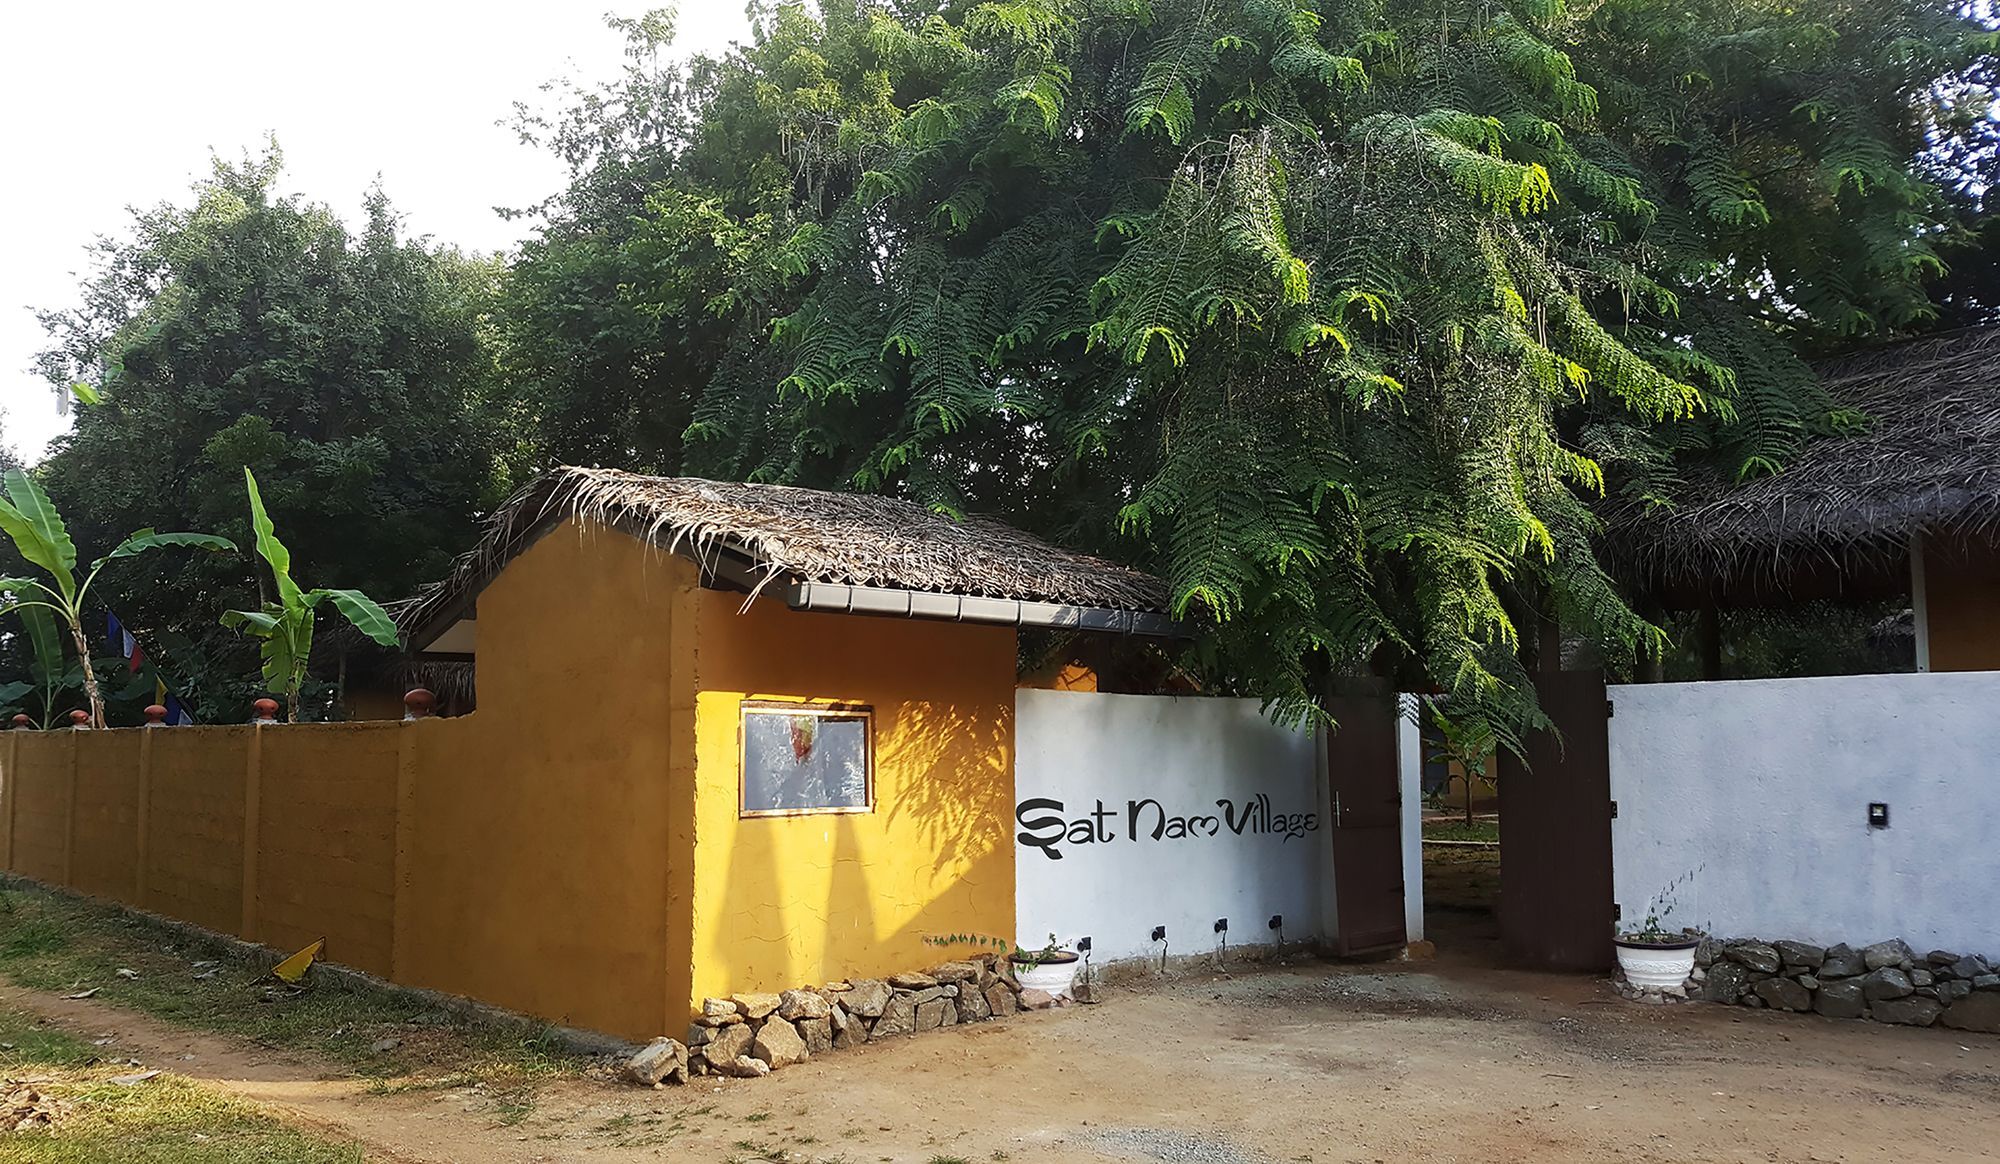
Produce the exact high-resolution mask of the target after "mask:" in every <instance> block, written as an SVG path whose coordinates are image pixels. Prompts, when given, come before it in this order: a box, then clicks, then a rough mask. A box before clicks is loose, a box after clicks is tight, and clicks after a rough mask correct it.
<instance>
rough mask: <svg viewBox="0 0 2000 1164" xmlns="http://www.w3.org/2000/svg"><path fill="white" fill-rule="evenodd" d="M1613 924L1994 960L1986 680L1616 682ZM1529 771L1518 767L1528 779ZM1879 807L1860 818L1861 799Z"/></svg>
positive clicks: (1999, 698)
mask: <svg viewBox="0 0 2000 1164" xmlns="http://www.w3.org/2000/svg"><path fill="white" fill-rule="evenodd" d="M1610 695H1611V699H1612V701H1613V704H1614V706H1615V707H1616V713H1615V714H1614V715H1613V716H1612V719H1611V725H1610V726H1611V797H1612V799H1613V800H1615V801H1616V802H1617V803H1618V816H1617V818H1616V819H1614V820H1613V821H1612V822H1611V837H1612V867H1613V880H1614V887H1615V897H1616V900H1617V901H1618V902H1619V903H1620V905H1621V906H1622V907H1623V909H1624V917H1625V918H1626V920H1627V921H1633V920H1636V919H1639V918H1641V917H1643V916H1644V913H1645V909H1646V903H1647V901H1648V899H1649V898H1651V897H1652V896H1653V895H1654V894H1656V893H1658V892H1659V890H1660V889H1661V888H1662V887H1663V886H1665V885H1666V884H1667V883H1668V882H1669V881H1672V880H1673V879H1674V878H1676V877H1680V876H1682V875H1684V874H1686V873H1687V872H1688V871H1689V870H1695V874H1694V878H1693V881H1692V883H1691V884H1690V885H1689V886H1688V887H1687V888H1686V889H1684V890H1683V891H1681V892H1680V894H1679V895H1678V897H1679V901H1680V905H1679V908H1677V909H1676V910H1675V912H1674V914H1673V916H1672V918H1671V919H1670V920H1671V921H1672V922H1673V923H1675V924H1691V925H1699V926H1704V927H1706V928H1707V929H1708V930H1709V931H1710V932H1712V933H1715V934H1717V935H1718V936H1723V937H1749V936H1756V937H1762V938H1768V939H1777V938H1794V939H1799V940H1803V941H1810V942H1816V943H1821V944H1829V943H1832V942H1841V941H1844V942H1851V943H1854V944H1856V945H1859V944H1861V943H1866V942H1874V941H1880V940H1882V939H1885V938H1892V937H1901V938H1905V939H1907V940H1908V941H1909V943H1910V944H1911V945H1912V946H1913V947H1915V948H1916V950H1917V951H1918V953H1920V954H1921V953H1922V952H1923V951H1925V950H1928V949H1947V950H1953V951H1957V952H1959V953H1979V954H1992V955H2000V895H1996V888H1995V887H1996V884H2000V881H1996V857H2000V673H1993V672H1978V673H1960V674H1915V675H1862V676H1853V677H1844V678H1826V679H1772V680H1756V681H1734V682H1723V683H1661V684H1634V685H1630V686H1620V687H1613V688H1611V691H1610ZM1530 778H1531V777H1530ZM1871 803H1882V804H1886V805H1888V806H1889V827H1888V828H1885V829H1874V828H1870V827H1869V823H1868V806H1869V805H1870V804H1871Z"/></svg>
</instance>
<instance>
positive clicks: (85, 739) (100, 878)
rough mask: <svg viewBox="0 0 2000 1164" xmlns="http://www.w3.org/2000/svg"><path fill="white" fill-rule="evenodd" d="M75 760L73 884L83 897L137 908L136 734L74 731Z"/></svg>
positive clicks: (71, 881) (71, 863)
mask: <svg viewBox="0 0 2000 1164" xmlns="http://www.w3.org/2000/svg"><path fill="white" fill-rule="evenodd" d="M70 739H71V742H72V744H73V746H74V747H75V748H76V749H77V756H76V823H75V826H74V828H75V836H74V839H73V840H72V842H71V848H72V852H71V857H70V865H71V868H70V884H72V885H74V886H76V887H77V888H78V889H80V890H82V891H83V892H85V893H89V894H94V895H96V896H98V897H109V898H111V899H113V900H114V901H122V902H125V903H126V904H128V905H137V904H139V782H138V781H136V780H134V779H132V778H131V775H132V773H133V772H136V771H137V770H138V767H139V733H138V732H71V733H70Z"/></svg>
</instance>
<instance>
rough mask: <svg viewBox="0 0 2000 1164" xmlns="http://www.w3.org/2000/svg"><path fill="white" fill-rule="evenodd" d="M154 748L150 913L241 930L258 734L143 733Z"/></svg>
mask: <svg viewBox="0 0 2000 1164" xmlns="http://www.w3.org/2000/svg"><path fill="white" fill-rule="evenodd" d="M136 730H139V731H147V730H150V731H153V732H155V733H157V735H156V736H155V738H154V739H153V742H152V746H151V771H150V773H149V787H148V795H147V801H148V811H147V832H148V834H149V836H148V838H147V842H146V853H147V857H146V864H147V869H146V895H145V902H144V904H145V907H146V908H147V909H151V910H157V911H159V912H160V913H163V914H166V915H167V916H168V917H177V918H181V919H183V920H185V921H191V922H194V923H195V924H196V925H202V926H207V927H208V928H209V929H212V930H221V931H222V932H223V933H226V934H241V933H242V928H243V810H244V803H245V798H244V795H243V791H244V775H245V772H246V770H247V768H248V761H249V756H250V746H251V743H252V741H253V740H254V739H255V738H256V733H257V731H258V729H257V728H254V727H251V726H249V725H247V724H233V725H230V726H227V727H199V728H194V727H180V728H151V729H147V728H139V729H136Z"/></svg>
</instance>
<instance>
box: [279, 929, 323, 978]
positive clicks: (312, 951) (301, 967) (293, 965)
mask: <svg viewBox="0 0 2000 1164" xmlns="http://www.w3.org/2000/svg"><path fill="white" fill-rule="evenodd" d="M325 948H326V939H325V938H321V939H319V940H318V941H315V942H314V943H313V944H312V945H310V946H307V947H306V948H305V949H303V950H300V951H299V952H298V953H296V954H293V955H292V956H291V957H289V958H287V959H285V960H284V961H282V962H280V963H278V964H277V965H276V966H273V967H271V974H272V975H273V976H274V977H275V978H277V979H278V981H280V982H289V983H292V984H294V985H296V984H297V983H298V981H299V979H301V978H304V977H305V976H306V971H307V970H310V969H311V968H312V964H313V959H315V958H317V957H319V952H320V951H321V950H323V949H325Z"/></svg>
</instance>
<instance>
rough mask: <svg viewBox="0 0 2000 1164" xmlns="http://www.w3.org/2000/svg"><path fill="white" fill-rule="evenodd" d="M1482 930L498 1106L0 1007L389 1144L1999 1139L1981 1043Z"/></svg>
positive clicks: (72, 1013) (1993, 1061) (1337, 1145)
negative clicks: (751, 1065) (1744, 996)
mask: <svg viewBox="0 0 2000 1164" xmlns="http://www.w3.org/2000/svg"><path fill="white" fill-rule="evenodd" d="M1450 920H1451V919H1450V918H1447V919H1446V921H1447V922H1450ZM1482 924H1483V922H1482V921H1480V920H1479V919H1476V918H1474V919H1473V920H1472V921H1470V922H1469V923H1466V922H1464V921H1461V922H1460V923H1459V925H1458V928H1457V929H1456V930H1454V931H1453V932H1450V933H1448V934H1440V935H1438V936H1440V937H1442V938H1444V939H1445V940H1444V941H1443V942H1442V943H1441V945H1442V946H1443V948H1444V950H1445V953H1444V954H1443V956H1442V957H1441V958H1440V959H1439V960H1438V961H1436V962H1431V963H1416V964H1393V965H1376V966H1332V965H1325V964H1318V963H1308V964H1302V965H1298V966H1293V967H1289V968H1274V969H1265V970H1257V971H1254V972H1245V973H1242V974H1236V975H1225V974H1219V973H1215V972H1214V971H1212V970H1209V971H1202V972H1196V971H1195V970H1192V969H1190V970H1186V971H1182V972H1180V974H1179V976H1178V977H1177V978H1176V979H1175V980H1172V981H1164V982H1154V983H1151V984H1148V985H1143V986H1138V987H1128V988H1124V989H1120V990H1116V991H1107V992H1105V994H1106V998H1105V1001H1104V1002H1103V1003H1102V1004H1101V1005H1097V1006H1090V1007H1078V1008H1074V1009H1070V1010H1066V1011H1061V1012H1052V1013H1045V1014H1038V1015H1024V1016H1021V1017H1019V1018H1017V1019H1014V1020H1010V1021H1008V1022H1004V1023H989V1024H982V1025H978V1026H971V1027H964V1028H960V1029H957V1030H954V1031H949V1032H945V1033H942V1034H934V1035H929V1036H925V1037H921V1038H916V1039H905V1040H898V1041H895V1042H892V1043H883V1044H876V1045H871V1046H868V1047H865V1048H861V1049H859V1050H856V1051H853V1052H847V1053H843V1054H841V1055H837V1056H831V1057H828V1058H826V1059H823V1060H820V1061H815V1062H812V1063H807V1064H802V1065H800V1066H798V1067H794V1068H791V1069H788V1070H786V1071H784V1072H782V1073H780V1074H778V1075H774V1076H772V1077H770V1078H768V1079H761V1080H744V1081H736V1080H728V1081H719V1080H698V1081H696V1083H695V1084H694V1085H691V1086H689V1087H685V1088H676V1089H669V1090H663V1091H642V1090H638V1089H634V1088H630V1087H625V1086H620V1085H615V1084H611V1083H597V1082H589V1081H576V1082H565V1083H561V1084H556V1085H552V1086H550V1087H547V1088H545V1089H544V1090H543V1091H542V1092H541V1094H540V1095H539V1097H538V1099H537V1101H536V1102H535V1104H534V1106H533V1108H532V1109H531V1110H530V1111H528V1112H527V1113H526V1115H525V1117H524V1118H523V1117H522V1116H521V1115H520V1113H519V1112H518V1111H517V1112H515V1113H514V1118H515V1119H516V1120H517V1121H518V1122H513V1123H508V1122H506V1119H505V1114H506V1113H504V1112H503V1111H502V1110H501V1109H500V1108H499V1107H498V1106H497V1105H496V1104H495V1103H494V1101H493V1100H492V1099H490V1098H489V1097H487V1096H485V1095H484V1094H483V1093H481V1092H480V1091H478V1090H476V1089H462V1090H455V1091H441V1092H437V1091H433V1092H416V1093H403V1094H389V1095H383V1094H372V1093H371V1092H370V1090H369V1088H368V1087H367V1086H366V1085H365V1084H363V1083H359V1082H355V1081H352V1080H344V1079H341V1078H339V1077H337V1076H336V1075H334V1074H331V1073H330V1072H329V1070H328V1069H327V1068H326V1066H325V1065H323V1064H318V1063H314V1062H312V1061H310V1060H306V1059H302V1058H299V1057H297V1056H293V1055H289V1054H285V1053H281V1052H274V1051H271V1050H268V1049H265V1048H261V1047H257V1046H251V1045H246V1044H243V1043H240V1042H235V1041H232V1040H227V1039H220V1038H213V1037H208V1036H200V1035H189V1034H187V1033H185V1032H181V1031H177V1030H174V1029H172V1028H169V1027H167V1026H165V1025H163V1024H160V1023H158V1022H155V1021H153V1020H151V1019H147V1018H143V1017H140V1016H135V1015H132V1014H129V1013H127V1012H122V1011H117V1010H114V1009H111V1008H108V1007H104V1006H100V1005H97V1004H95V1003H93V1002H87V1001H86V1002H71V1001H64V1000H60V999H56V998H53V997H51V996H48V995H43V994H36V993H32V992H27V991H21V990H14V989H7V990H0V999H4V1000H5V1001H6V1002H8V1003H10V1004H12V1005H15V1006H20V1007H24V1008H27V1009H30V1010H33V1011H36V1012H39V1013H41V1014H43V1015H46V1016H48V1017H49V1018H50V1019H52V1020H54V1021H56V1022H58V1023H59V1024H61V1025H63V1026H65V1027H69V1028H71V1029H73V1030H76V1031H78V1032H80V1033H83V1034H86V1035H89V1036H91V1037H93V1038H96V1037H101V1036H103V1035H107V1034H109V1035H113V1036H115V1040H116V1041H115V1043H114V1044H113V1047H114V1049H115V1050H116V1051H117V1053H119V1054H122V1055H131V1056H133V1057H135V1058H138V1059H140V1060H142V1061H144V1062H146V1063H147V1064H148V1065H149V1066H158V1067H163V1068H166V1069H168V1070H171V1071H175V1072H179V1073H181V1074H184V1075H188V1076H191V1077H194V1078H197V1079H205V1080H211V1081H213V1082H214V1083H215V1084H216V1085H217V1086H220V1087H222V1088H225V1089H227V1090H229V1091H231V1092H234V1093H236V1094H239V1095H242V1096H245V1097H247V1098H250V1099H253V1100H257V1101H260V1102H263V1103H265V1104H268V1105H270V1106H272V1107H275V1108H278V1109H281V1110H282V1111H284V1112H286V1113H289V1114H290V1116H291V1117H292V1118H294V1119H296V1120H297V1121H299V1122H301V1123H304V1124H308V1125H314V1126H319V1127H323V1128H328V1129H332V1130H335V1131H337V1132H340V1133H343V1134H345V1135H347V1136H351V1137H353V1138H355V1139H358V1140H360V1141H362V1142H363V1143H364V1144H366V1145H368V1147H369V1148H370V1150H371V1152H372V1153H374V1154H375V1155H376V1156H378V1157H379V1158H380V1159H383V1160H392V1161H495V1162H515V1161H521V1162H526V1161H570V1160H589V1161H624V1160H657V1159H702V1160H713V1161H718V1162H722V1161H736V1160H742V1161H750V1160H758V1159H762V1160H770V1161H787V1162H792V1164H808V1162H821V1161H826V1162H831V1161H836V1160H840V1161H847V1162H850V1164H869V1162H894V1164H900V1162H904V1161H912V1162H915V1164H926V1162H928V1161H931V1160H932V1159H933V1158H934V1157H938V1156H947V1157H956V1158H959V1159H962V1160H965V1161H968V1162H971V1164H979V1162H982V1161H989V1160H990V1161H1000V1160H1008V1159H1012V1160H1031V1159H1032V1160H1039V1159H1046V1158H1051V1157H1054V1156H1057V1155H1060V1156H1061V1157H1062V1158H1064V1159H1069V1160H1121V1159H1122V1160H1148V1159H1152V1160H1161V1161H1168V1162H1172V1164H1179V1162H1183V1161H1215V1162H1218V1164H1262V1162H1288V1161H1290V1162H1321V1161H1398V1162H1400V1161H1410V1160H1428V1161H1441V1162H1451V1161H1478V1162H1480V1164H1495V1162H1507V1161H1516V1160H1532V1161H1536V1162H1544V1161H1549V1162H1561V1161H1590V1162H1592V1164H1598V1162H1601V1161H1603V1160H1606V1159H1616V1160H1621V1161H1674V1162H1677V1164H1678V1162H1685V1161H1856V1162H1860V1161H1876V1160H1887V1159H1896V1160H1926V1161H1928V1160H1939V1161H1945V1160H1949V1161H1966V1160H1988V1159H2000V1038H1995V1037H1991V1036H1973V1035H1963V1034H1959V1033H1956V1032H1949V1031H1943V1030H1908V1029H1900V1028H1886V1027H1880V1026H1875V1025H1873V1024H1867V1023H1857V1022H1835V1021H1831V1020H1825V1019H1820V1018H1818V1017H1816V1016H1790V1015H1777V1014H1772V1013H1770V1012H1767V1011H1750V1010H1744V1009H1739V1008H1724V1007H1716V1006H1708V1005H1685V1006H1672V1007H1659V1006H1652V1007H1649V1006H1640V1005H1636V1004H1632V1003H1626V1002H1622V1001H1620V1000H1619V999H1618V998H1617V997H1616V996H1615V995H1613V994H1612V993H1611V992H1610V990H1609V988H1608V986H1607V985H1606V984H1605V983H1603V982H1601V981H1597V980H1592V979H1588V978H1580V977H1564V976H1557V975H1544V974H1529V973H1520V972H1512V971H1506V970H1501V969H1496V968H1493V967H1492V966H1490V965H1489V964H1488V960H1487V958H1486V954H1487V952H1488V951H1489V950H1490V948H1491V935H1490V933H1486V932H1482V930H1481V926H1482Z"/></svg>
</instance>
